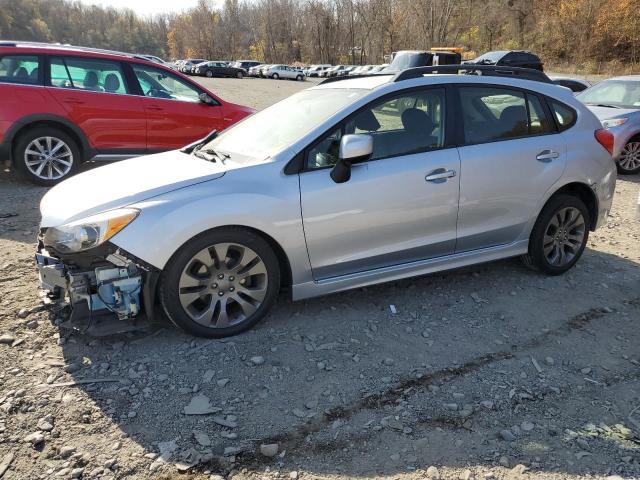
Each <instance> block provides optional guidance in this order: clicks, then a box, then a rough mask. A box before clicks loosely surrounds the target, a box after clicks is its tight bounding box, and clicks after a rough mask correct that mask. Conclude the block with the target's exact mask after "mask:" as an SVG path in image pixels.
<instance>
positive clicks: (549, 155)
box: [536, 150, 560, 163]
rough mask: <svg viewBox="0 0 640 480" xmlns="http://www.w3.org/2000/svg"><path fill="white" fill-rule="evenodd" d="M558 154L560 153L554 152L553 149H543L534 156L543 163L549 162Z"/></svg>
mask: <svg viewBox="0 0 640 480" xmlns="http://www.w3.org/2000/svg"><path fill="white" fill-rule="evenodd" d="M559 156H560V154H559V153H558V152H554V151H553V150H543V151H541V152H540V153H539V154H538V155H537V156H536V160H538V161H539V162H543V163H549V162H551V161H552V160H555V159H556V158H558V157H559Z"/></svg>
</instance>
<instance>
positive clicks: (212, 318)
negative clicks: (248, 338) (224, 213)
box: [160, 227, 280, 338]
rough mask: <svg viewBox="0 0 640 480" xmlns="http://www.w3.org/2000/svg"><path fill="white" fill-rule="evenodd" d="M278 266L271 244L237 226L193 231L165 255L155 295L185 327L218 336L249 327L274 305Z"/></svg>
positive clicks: (278, 279)
mask: <svg viewBox="0 0 640 480" xmlns="http://www.w3.org/2000/svg"><path fill="white" fill-rule="evenodd" d="M279 289H280V266H279V262H278V258H277V257H276V255H275V253H274V252H273V249H272V248H271V247H270V245H269V244H268V243H267V242H266V241H265V240H264V239H263V238H262V237H260V236H259V235H256V234H255V233H253V232H251V231H248V230H245V229H242V228H235V227H234V228H221V229H216V230H211V231H209V232H205V233H203V234H200V235H198V236H196V237H195V238H193V239H191V240H190V241H189V242H187V243H186V244H185V245H184V246H183V247H182V248H181V249H180V250H178V252H177V253H176V254H174V256H173V257H172V258H171V259H170V260H169V262H168V264H167V267H166V268H165V270H164V272H163V273H162V276H161V280H160V301H161V303H162V306H163V308H164V310H165V312H166V313H167V315H168V316H169V318H170V319H171V320H172V321H173V323H175V324H176V325H177V326H178V327H180V328H182V329H183V330H186V331H187V332H189V333H191V334H193V335H196V336H200V337H209V338H222V337H228V336H231V335H236V334H238V333H241V332H244V331H245V330H248V329H249V328H251V327H252V326H254V325H255V324H256V323H258V322H259V321H260V320H261V319H262V318H263V317H264V316H265V315H266V314H267V312H268V311H269V310H270V309H271V307H272V306H273V304H274V302H275V300H276V298H277V295H278V291H279Z"/></svg>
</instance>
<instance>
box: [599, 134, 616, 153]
mask: <svg viewBox="0 0 640 480" xmlns="http://www.w3.org/2000/svg"><path fill="white" fill-rule="evenodd" d="M595 136H596V140H598V142H599V143H600V145H602V146H603V147H604V148H605V150H606V151H607V152H609V155H613V141H614V136H613V133H611V132H610V131H609V130H605V129H604V128H601V129H600V130H596V131H595Z"/></svg>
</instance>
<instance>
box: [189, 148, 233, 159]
mask: <svg viewBox="0 0 640 480" xmlns="http://www.w3.org/2000/svg"><path fill="white" fill-rule="evenodd" d="M193 154H194V155H196V156H198V157H200V158H204V155H209V156H210V157H217V158H219V159H220V160H221V161H222V163H224V162H225V160H228V159H230V158H231V155H229V154H228V153H222V152H217V151H215V150H214V149H213V148H206V149H202V148H197V149H196V150H194V151H193ZM198 154H200V155H198ZM201 155H203V156H201ZM205 160H207V159H206V158H205Z"/></svg>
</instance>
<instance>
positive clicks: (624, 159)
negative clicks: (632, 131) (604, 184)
mask: <svg viewBox="0 0 640 480" xmlns="http://www.w3.org/2000/svg"><path fill="white" fill-rule="evenodd" d="M616 167H618V173H619V174H621V175H633V174H634V173H638V172H640V139H635V140H631V141H630V142H628V143H627V144H626V145H625V146H624V148H623V149H622V152H621V153H620V158H618V160H617V161H616Z"/></svg>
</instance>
